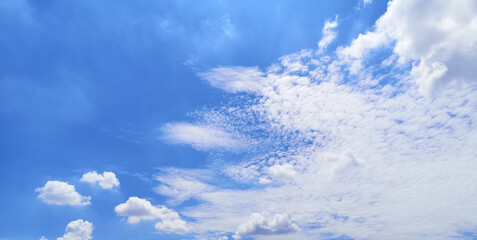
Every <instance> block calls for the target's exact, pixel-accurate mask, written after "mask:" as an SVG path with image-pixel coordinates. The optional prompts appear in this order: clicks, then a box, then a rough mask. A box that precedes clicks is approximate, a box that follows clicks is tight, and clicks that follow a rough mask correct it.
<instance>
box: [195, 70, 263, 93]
mask: <svg viewBox="0 0 477 240" xmlns="http://www.w3.org/2000/svg"><path fill="white" fill-rule="evenodd" d="M198 75H199V77H201V78H202V79H205V80H207V81H208V82H209V83H210V85H212V86H213V87H216V88H220V89H222V90H224V91H227V92H231V93H237V92H249V93H254V92H257V91H258V90H260V88H261V85H262V81H263V75H264V74H263V73H262V72H261V71H260V70H259V69H258V67H217V68H213V69H210V70H209V71H206V72H201V73H199V74H198Z"/></svg>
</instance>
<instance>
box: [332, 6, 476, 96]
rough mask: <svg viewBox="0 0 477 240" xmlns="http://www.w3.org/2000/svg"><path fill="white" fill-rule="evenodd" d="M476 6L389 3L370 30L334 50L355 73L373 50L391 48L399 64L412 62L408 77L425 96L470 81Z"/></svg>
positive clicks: (474, 47)
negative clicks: (348, 43) (409, 76)
mask: <svg viewBox="0 0 477 240" xmlns="http://www.w3.org/2000/svg"><path fill="white" fill-rule="evenodd" d="M476 11H477V5H476V4H475V1H473V0H457V1H452V3H450V2H449V1H446V0H439V1H432V2H428V1H423V0H421V1H415V0H394V1H391V2H390V3H389V5H388V9H387V12H386V13H385V14H384V15H383V16H382V17H381V18H380V19H379V20H378V21H377V22H376V27H375V30H374V31H370V32H368V33H366V34H362V35H359V36H358V38H357V39H355V40H354V41H353V42H352V44H351V45H350V46H349V47H346V48H342V49H340V50H339V52H340V54H341V56H342V57H344V58H346V59H348V60H350V59H352V60H351V65H352V68H351V69H352V70H353V71H355V72H357V71H358V70H359V68H360V67H361V61H362V58H363V57H364V56H365V55H366V54H367V53H368V52H369V51H370V50H372V49H374V48H377V47H380V46H383V45H388V44H393V50H394V53H396V54H397V55H398V56H399V61H400V62H401V63H403V62H405V61H407V60H413V61H415V62H414V67H413V71H412V76H413V78H414V79H415V80H416V81H417V83H418V84H419V86H420V90H421V91H422V92H424V93H427V94H430V93H432V92H434V91H435V90H436V89H437V88H439V86H442V85H444V84H447V83H449V82H452V81H457V82H468V83H475V81H476V78H475V76H477V69H475V68H473V67H468V66H472V65H473V64H474V63H475V62H477V24H476V23H477V15H476V14H475V12H476Z"/></svg>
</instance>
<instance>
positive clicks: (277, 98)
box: [163, 0, 477, 240]
mask: <svg viewBox="0 0 477 240" xmlns="http://www.w3.org/2000/svg"><path fill="white" fill-rule="evenodd" d="M446 3H448V4H451V3H450V2H446ZM465 3H468V2H465V1H458V2H457V3H456V6H449V7H446V6H444V5H443V6H442V7H441V8H439V9H435V10H436V11H435V13H437V14H440V13H442V14H441V15H440V16H444V17H446V16H447V15H449V13H450V12H453V11H454V10H452V9H456V8H460V7H462V6H461V5H462V4H465ZM403 4H404V5H403ZM406 4H408V5H409V6H413V8H412V9H408V8H406V7H405V6H407V5H406ZM419 4H424V5H425V6H424V5H423V6H416V5H419ZM436 4H443V2H440V1H434V2H432V3H429V4H428V3H427V2H421V1H413V2H410V1H399V0H396V1H393V2H391V4H390V6H389V10H388V12H387V13H386V14H385V15H384V16H387V15H389V16H394V17H392V18H391V17H386V18H388V19H387V20H380V21H378V23H377V24H376V30H373V31H370V32H368V33H366V34H363V35H360V36H359V37H358V38H357V39H356V40H355V41H353V43H352V44H351V46H349V47H345V48H341V49H340V50H338V51H337V52H336V55H333V56H322V55H321V54H319V53H315V52H314V51H310V50H303V51H300V52H297V53H294V54H289V55H287V56H284V57H282V58H280V59H279V63H276V64H273V65H272V66H271V67H269V68H267V69H268V71H267V72H266V74H265V75H264V79H263V83H264V84H262V85H260V88H259V89H257V90H255V91H254V93H255V94H254V95H253V96H252V98H253V99H252V100H251V101H249V102H246V103H243V104H242V105H240V104H239V105H238V106H237V105H232V106H230V105H225V106H222V107H220V108H217V109H218V110H217V109H214V110H210V111H208V110H204V113H203V114H202V115H200V116H205V117H204V118H208V117H210V116H213V119H215V120H214V121H208V123H209V124H210V125H211V126H217V127H220V128H221V129H238V130H237V132H238V134H240V135H241V136H244V138H246V139H250V141H254V142H256V143H260V144H257V147H256V148H250V150H249V152H248V154H247V155H246V157H244V159H240V160H239V161H235V159H234V160H231V161H229V162H225V163H224V161H222V162H219V161H220V160H218V161H217V162H218V163H220V164H222V165H220V164H212V165H213V166H214V168H213V170H214V171H215V172H218V173H217V175H221V174H225V175H226V176H227V177H230V178H231V179H232V180H233V181H235V182H233V183H222V182H220V183H219V184H216V185H214V184H213V183H214V181H213V180H211V179H206V180H204V179H203V178H201V177H200V176H199V175H188V177H187V178H185V179H186V180H187V181H189V182H193V184H191V185H196V186H207V190H204V191H190V190H187V191H185V192H187V194H186V196H187V199H196V200H197V201H198V202H199V203H200V204H197V205H192V206H187V207H186V208H185V209H184V210H183V211H181V214H183V215H184V216H186V217H189V218H192V219H194V221H189V225H190V226H191V227H192V228H193V229H194V230H195V232H196V233H201V234H207V233H211V232H212V233H218V234H219V233H220V234H221V233H234V232H236V233H237V235H236V237H238V236H239V235H240V234H243V235H245V234H251V235H253V234H255V235H253V237H254V238H256V239H287V238H288V239H290V238H292V239H320V238H323V236H329V237H330V238H334V237H340V236H347V237H350V238H354V239H370V240H373V239H456V238H459V237H460V234H461V233H462V232H466V231H468V232H475V229H476V228H477V220H476V218H475V216H476V215H477V205H475V202H477V185H476V184H474V182H477V175H476V174H475V171H476V170H477V162H476V161H475V159H476V158H477V148H475V146H476V143H477V127H476V125H475V123H476V122H477V86H475V85H465V84H464V85H463V84H460V82H458V81H453V80H450V81H447V80H449V79H447V80H446V81H447V83H446V84H447V86H446V88H442V89H441V91H440V93H439V97H437V98H434V99H429V98H425V97H423V96H422V94H421V93H420V91H422V89H423V88H424V89H426V88H427V89H429V88H433V87H435V83H436V82H439V81H443V79H446V78H447V77H448V76H450V75H448V74H449V71H453V69H454V70H455V65H453V64H450V63H449V62H448V61H447V60H446V59H447V58H446V57H447V56H454V57H455V58H456V59H455V61H456V62H458V63H460V64H461V66H460V67H461V68H466V70H465V71H467V73H468V72H469V71H473V70H470V68H472V69H474V68H473V65H474V63H473V62H472V61H470V60H469V59H473V58H475V57H476V56H477V53H475V52H473V51H471V50H469V51H468V52H466V53H465V54H463V53H460V52H459V51H460V50H459V49H458V47H457V45H456V44H455V43H449V44H450V45H449V48H448V49H446V48H445V47H444V45H445V44H448V43H447V41H448V40H449V38H448V37H449V36H443V37H438V38H436V39H431V40H430V41H429V46H422V49H420V48H419V47H416V46H418V45H421V44H425V43H424V42H425V41H424V42H422V43H421V42H420V41H421V39H420V38H428V37H429V36H428V35H427V34H428V31H431V30H432V26H430V29H427V27H426V25H425V24H427V22H429V21H428V19H427V18H426V17H427V15H429V14H430V10H429V9H427V8H426V6H429V8H431V9H432V8H435V5H436ZM451 5H453V3H452V4H451ZM393 9H394V10H393ZM399 9H400V10H401V12H400V14H398V13H395V11H397V10H399ZM403 9H405V11H404V10H403ZM469 9H473V8H472V7H469ZM407 11H411V13H410V14H408V15H407ZM418 11H422V14H421V15H419V16H418V15H417V14H416V12H418ZM466 11H467V10H466ZM466 11H464V12H463V14H462V16H461V18H462V19H467V18H468V17H469V14H468V12H466ZM399 16H401V17H399ZM410 17H414V18H415V19H416V21H415V22H416V23H415V24H411V21H409V19H408V18H410ZM457 17H458V15H456V14H454V15H452V16H451V18H450V19H451V20H452V19H453V18H457ZM386 18H385V17H382V18H381V19H386ZM436 18H440V17H431V18H430V19H434V20H435V21H440V20H439V19H436ZM391 19H393V21H396V23H393V22H392V21H391ZM419 19H422V22H420V21H418V20H419ZM451 20H445V21H443V22H444V23H446V22H447V21H451ZM460 20H461V19H459V21H458V22H460ZM400 21H403V26H396V28H395V29H394V30H392V28H390V27H389V28H388V27H387V28H386V30H380V29H384V28H383V27H382V26H381V25H383V24H384V23H380V22H385V23H386V24H391V23H392V24H396V25H399V23H400ZM451 22H452V21H451ZM386 24H385V25H386ZM392 24H391V25H392ZM429 24H430V23H429ZM439 24H440V26H441V27H445V26H446V24H441V23H439ZM469 24H471V23H467V22H466V23H463V24H462V25H461V26H460V27H456V28H455V29H454V30H455V31H456V32H460V31H461V29H466V30H468V31H467V32H466V33H465V34H468V35H469V36H466V35H465V34H464V33H462V34H463V35H464V37H463V38H461V39H458V41H457V42H459V43H460V44H461V45H460V47H461V48H467V47H468V46H473V44H474V43H475V41H474V38H473V37H472V36H473V35H472V34H474V32H475V31H474V32H470V30H469V28H470V27H469ZM380 26H381V27H380ZM414 27H415V28H416V29H412V28H414ZM406 28H409V29H406ZM420 28H422V29H421V30H419V29H420ZM411 30H413V31H411ZM454 30H452V31H454ZM391 31H396V32H391ZM400 31H401V32H403V33H407V32H409V33H411V32H412V33H413V34H418V32H419V31H422V35H423V36H417V35H416V36H414V35H413V34H410V35H409V37H407V38H406V37H405V36H404V35H403V34H401V33H400ZM449 31H451V30H449ZM452 34H454V32H452ZM452 34H451V35H452ZM431 35H432V34H431ZM406 39H408V40H409V41H408V45H407V47H406V45H405V43H406ZM436 41H437V42H439V41H444V42H442V44H444V45H442V46H441V45H440V44H436V43H435V42H436ZM449 41H450V40H449ZM403 44H404V45H403ZM381 47H383V48H389V49H392V50H394V53H391V54H389V56H384V57H386V58H387V60H386V61H382V59H381V58H379V60H378V61H376V59H375V58H373V54H372V53H371V51H372V50H373V49H378V48H381ZM406 49H407V50H406ZM435 49H437V50H442V51H441V52H436V51H434V50H435ZM456 49H457V50H456ZM453 51H457V53H455V54H454V53H451V52H453ZM413 54H415V55H413ZM445 54H448V55H445ZM466 54H467V55H468V56H466ZM444 55H445V56H444ZM406 56H410V57H406ZM380 57H382V56H380ZM434 58H435V61H434V60H433V61H428V59H434ZM409 59H411V61H413V63H414V65H413V67H409V68H407V67H406V66H405V65H402V63H403V62H406V61H408V60H409ZM369 62H372V63H373V65H372V66H368V65H367V64H368V63H369ZM374 63H378V64H374ZM345 68H348V69H350V70H353V71H354V72H352V73H351V74H350V73H348V72H347V71H345ZM411 68H413V69H411ZM467 68H469V69H467ZM236 69H237V68H236ZM358 70H359V71H358ZM465 71H464V72H465ZM464 72H462V74H464ZM419 74H421V75H422V76H424V77H423V79H427V80H429V79H431V80H429V81H427V82H426V81H421V80H418V81H416V78H417V76H419ZM244 81H247V80H244ZM426 84H428V85H426ZM250 116H253V117H250ZM198 120H202V119H198ZM257 132H258V133H260V134H256V133H257ZM214 156H217V155H214ZM221 156H222V155H218V157H217V158H220V157H221ZM225 156H227V155H225ZM204 171H208V170H204ZM173 176H174V175H173ZM163 177H164V178H166V179H167V176H163ZM212 177H214V176H212ZM216 178H217V179H216V182H215V183H217V182H219V181H223V180H224V178H223V177H222V176H217V177H216ZM280 178H281V179H287V178H288V179H293V181H288V182H287V184H267V183H270V181H271V179H273V180H280ZM227 179H228V178H227ZM236 182H238V183H240V184H238V185H239V186H240V187H234V186H236V185H234V184H236ZM181 184H183V183H181V182H180V181H178V182H177V185H178V186H181ZM260 184H261V185H260ZM166 185H167V186H168V187H169V188H171V189H174V186H175V185H176V183H175V182H174V181H170V182H168V183H167V184H166ZM186 185H187V186H189V185H188V184H186ZM178 189H184V187H182V188H181V187H178ZM185 189H189V188H185ZM178 192H180V191H178ZM170 196H171V197H172V198H174V194H170ZM250 199H253V201H251V200H250ZM264 212H269V213H288V214H289V216H291V217H293V219H292V220H293V221H291V220H289V221H288V222H289V223H294V224H296V226H300V229H301V231H294V232H291V233H289V234H286V235H283V236H282V235H280V234H277V235H273V236H270V235H266V234H265V235H264V234H257V233H259V232H264V231H265V230H263V229H273V228H272V227H270V225H271V224H270V222H272V220H271V219H273V215H272V214H271V215H268V217H267V216H265V215H264V214H259V215H255V216H254V217H253V218H250V217H249V216H250V214H252V213H255V214H256V213H264ZM281 216H282V215H281ZM264 222H267V224H265V223H264ZM272 225H273V224H272ZM238 226H241V227H240V228H239V229H237V227H238ZM263 226H268V227H267V228H266V227H263ZM257 229H258V230H257ZM240 232H241V233H240ZM265 232H266V231H265ZM270 232H271V231H270ZM278 232H279V231H277V233H278Z"/></svg>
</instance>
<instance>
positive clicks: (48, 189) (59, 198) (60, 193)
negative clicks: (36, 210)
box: [35, 181, 91, 205]
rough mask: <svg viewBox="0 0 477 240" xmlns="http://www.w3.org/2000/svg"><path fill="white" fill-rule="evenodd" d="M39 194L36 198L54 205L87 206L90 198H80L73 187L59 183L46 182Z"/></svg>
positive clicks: (39, 189)
mask: <svg viewBox="0 0 477 240" xmlns="http://www.w3.org/2000/svg"><path fill="white" fill-rule="evenodd" d="M35 191H36V192H39V193H40V194H39V195H38V198H39V199H41V200H43V202H46V203H48V204H55V205H89V204H91V202H90V200H91V197H89V196H87V197H86V196H81V195H80V194H79V193H78V192H76V190H75V186H73V185H69V184H68V183H65V182H60V181H48V182H47V183H46V184H45V186H43V187H42V188H37V189H36V190H35Z"/></svg>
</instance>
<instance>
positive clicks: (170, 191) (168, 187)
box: [154, 168, 214, 204]
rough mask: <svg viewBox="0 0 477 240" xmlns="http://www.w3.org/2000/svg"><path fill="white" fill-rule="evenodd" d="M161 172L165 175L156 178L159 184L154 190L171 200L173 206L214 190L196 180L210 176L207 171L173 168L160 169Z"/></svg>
mask: <svg viewBox="0 0 477 240" xmlns="http://www.w3.org/2000/svg"><path fill="white" fill-rule="evenodd" d="M162 171H163V172H166V173H167V174H161V175H157V176H156V180H157V181H159V182H160V185H159V186H158V187H156V188H155V189H154V190H155V191H156V192H157V193H159V194H162V195H164V196H168V197H170V198H172V201H170V202H171V203H173V204H177V203H182V202H184V201H186V200H189V199H190V198H192V197H193V196H196V195H197V194H200V193H204V192H208V191H212V190H213V189H214V188H213V187H212V186H210V185H208V184H205V183H203V182H201V181H199V180H198V179H204V177H207V176H208V175H210V173H209V172H208V171H200V170H193V171H192V170H189V171H187V170H181V171H178V170H176V169H173V168H166V169H162Z"/></svg>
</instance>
